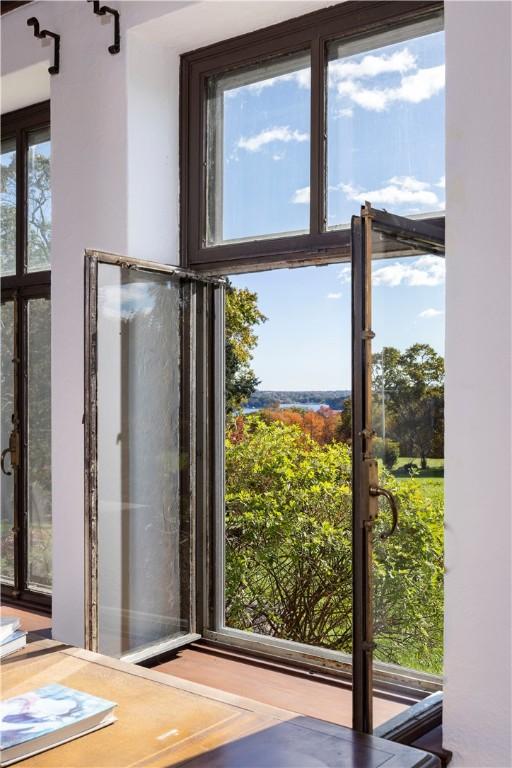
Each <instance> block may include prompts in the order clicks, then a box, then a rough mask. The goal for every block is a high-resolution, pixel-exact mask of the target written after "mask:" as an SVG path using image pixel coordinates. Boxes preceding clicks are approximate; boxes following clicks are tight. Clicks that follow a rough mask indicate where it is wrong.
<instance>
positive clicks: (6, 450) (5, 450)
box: [0, 448, 12, 475]
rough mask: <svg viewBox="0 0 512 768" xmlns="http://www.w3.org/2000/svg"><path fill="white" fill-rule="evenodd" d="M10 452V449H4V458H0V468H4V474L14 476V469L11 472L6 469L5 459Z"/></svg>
mask: <svg viewBox="0 0 512 768" xmlns="http://www.w3.org/2000/svg"><path fill="white" fill-rule="evenodd" d="M10 452H11V449H10V448H4V449H3V451H2V456H1V458H0V466H1V467H2V472H3V473H4V475H12V469H11V471H10V472H8V471H7V470H6V468H5V457H6V456H7V454H8V453H10Z"/></svg>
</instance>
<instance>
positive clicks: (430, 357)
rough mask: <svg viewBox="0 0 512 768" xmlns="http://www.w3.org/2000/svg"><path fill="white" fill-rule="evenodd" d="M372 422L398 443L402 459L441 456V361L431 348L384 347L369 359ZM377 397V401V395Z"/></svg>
mask: <svg viewBox="0 0 512 768" xmlns="http://www.w3.org/2000/svg"><path fill="white" fill-rule="evenodd" d="M372 388H373V392H374V397H373V406H374V408H373V422H374V428H375V429H376V430H377V431H378V432H379V429H378V426H379V424H384V420H385V427H386V437H388V438H391V439H393V440H397V441H398V442H399V443H400V452H401V454H402V455H405V456H414V455H418V456H420V458H421V465H422V468H425V467H426V464H427V456H432V455H440V456H442V455H443V449H444V439H443V434H444V359H443V358H442V357H441V355H439V354H438V353H437V352H436V351H435V350H434V349H433V348H432V347H431V346H430V345H429V344H413V345H412V346H411V347H409V348H408V349H406V350H405V352H400V351H399V350H398V349H395V348H394V347H384V348H383V349H382V351H381V352H378V353H376V354H374V355H373V369H372ZM379 394H381V397H379Z"/></svg>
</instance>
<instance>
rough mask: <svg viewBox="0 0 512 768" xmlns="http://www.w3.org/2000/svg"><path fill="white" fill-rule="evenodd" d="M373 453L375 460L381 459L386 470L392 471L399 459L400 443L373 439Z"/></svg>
mask: <svg viewBox="0 0 512 768" xmlns="http://www.w3.org/2000/svg"><path fill="white" fill-rule="evenodd" d="M373 453H374V456H375V457H376V458H377V459H382V463H383V464H384V466H385V467H386V469H389V470H392V469H393V467H394V466H395V464H396V463H397V461H398V459H399V458H400V443H397V442H396V441H395V440H387V439H386V440H383V439H382V437H375V438H374V439H373Z"/></svg>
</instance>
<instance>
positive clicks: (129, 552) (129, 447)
mask: <svg viewBox="0 0 512 768" xmlns="http://www.w3.org/2000/svg"><path fill="white" fill-rule="evenodd" d="M181 293H182V289H181V286H180V282H179V281H178V279H176V278H171V277H170V276H167V275H159V274H152V273H145V272H144V271H141V270H138V271H136V272H134V271H130V270H127V269H120V268H119V267H116V266H112V265H109V264H101V263H100V264H99V265H98V332H97V339H98V346H97V365H98V612H99V617H98V637H99V650H100V651H101V653H106V654H107V655H110V656H116V657H119V656H122V655H126V654H129V653H132V652H135V651H138V650H141V649H143V648H144V647H147V646H151V645H153V644H155V643H158V642H163V641H165V640H170V639H173V638H176V637H179V636H180V635H183V634H186V633H187V632H188V631H189V602H188V598H187V596H188V594H189V593H190V570H189V568H190V563H189V548H190V535H189V529H188V527H187V525H186V523H185V522H184V521H183V517H182V516H183V515H184V512H183V511H182V510H180V368H181V363H180V321H181V312H182V295H181Z"/></svg>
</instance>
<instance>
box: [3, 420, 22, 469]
mask: <svg viewBox="0 0 512 768" xmlns="http://www.w3.org/2000/svg"><path fill="white" fill-rule="evenodd" d="M7 454H10V457H11V469H10V470H6V468H5V459H6V457H7ZM19 463H20V433H19V432H18V430H17V429H13V430H12V432H11V434H10V435H9V446H8V447H7V448H4V450H3V451H2V454H1V456H0V466H1V468H2V472H3V473H4V475H12V470H13V469H16V467H18V465H19Z"/></svg>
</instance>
